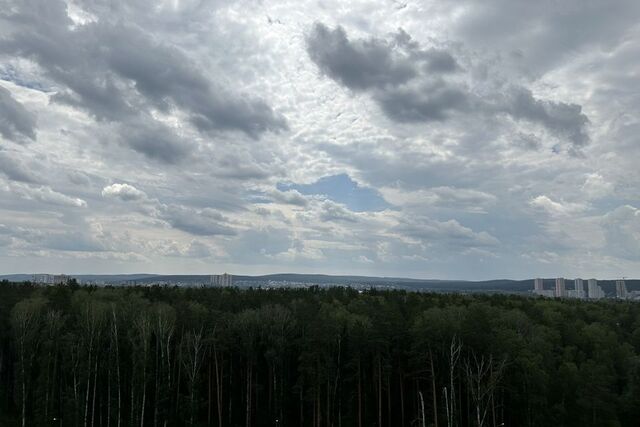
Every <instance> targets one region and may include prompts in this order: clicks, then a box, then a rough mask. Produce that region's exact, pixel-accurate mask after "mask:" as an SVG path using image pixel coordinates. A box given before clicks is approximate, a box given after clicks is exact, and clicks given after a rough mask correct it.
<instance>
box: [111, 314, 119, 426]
mask: <svg viewBox="0 0 640 427" xmlns="http://www.w3.org/2000/svg"><path fill="white" fill-rule="evenodd" d="M111 316H112V319H113V329H112V333H113V341H114V344H115V349H116V380H117V383H118V424H117V427H120V424H121V422H122V386H121V384H120V344H119V343H118V340H119V337H118V319H117V316H116V309H115V307H113V306H112V307H111Z"/></svg>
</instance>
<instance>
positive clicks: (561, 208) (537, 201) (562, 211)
mask: <svg viewBox="0 0 640 427" xmlns="http://www.w3.org/2000/svg"><path fill="white" fill-rule="evenodd" d="M529 205H531V206H532V207H534V208H537V209H542V210H543V211H545V212H547V213H548V214H550V215H559V216H564V215H571V214H575V213H579V212H582V211H584V210H585V206H584V205H582V204H580V203H571V202H564V201H560V202H558V201H555V200H553V199H551V198H550V197H548V196H545V195H540V196H536V197H534V198H533V199H531V200H530V201H529Z"/></svg>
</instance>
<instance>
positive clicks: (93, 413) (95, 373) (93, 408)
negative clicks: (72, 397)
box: [91, 356, 98, 427]
mask: <svg viewBox="0 0 640 427" xmlns="http://www.w3.org/2000/svg"><path fill="white" fill-rule="evenodd" d="M97 383H98V356H96V361H95V364H94V367H93V396H92V398H91V427H93V426H94V422H95V417H96V384H97Z"/></svg>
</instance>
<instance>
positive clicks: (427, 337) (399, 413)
mask: <svg viewBox="0 0 640 427" xmlns="http://www.w3.org/2000/svg"><path fill="white" fill-rule="evenodd" d="M639 419H640V304H637V303H631V302H623V301H600V302H586V301H577V300H563V301H559V300H552V299H542V298H523V297H519V296H516V295H504V294H497V295H483V294H473V295H463V294H451V293H418V292H406V291H402V290H392V291H384V290H376V289H372V290H365V291H358V290H355V289H352V288H344V287H329V288H320V287H311V288H308V289H302V288H301V289H256V288H254V289H246V290H241V289H237V288H196V287H158V286H151V287H147V286H144V287H134V286H130V287H124V288H123V287H100V288H96V287H78V286H75V285H73V286H50V287H35V286H31V285H27V284H21V285H17V284H11V283H4V284H3V285H2V286H0V426H3V427H5V426H6V427H12V426H35V427H38V426H70V427H71V426H73V427H75V426H83V427H86V426H91V427H98V426H102V427H106V426H113V427H116V426H121V427H122V426H140V427H152V426H153V427H159V426H229V427H233V426H245V427H248V426H265V427H266V426H310V427H321V426H322V427H325V426H326V427H331V426H336V427H337V426H341V425H342V426H356V427H363V426H380V427H383V426H384V427H387V426H388V427H391V426H394V427H395V426H400V427H409V426H436V425H437V426H478V427H482V426H500V425H503V426H540V427H548V426H569V427H573V426H575V427H578V426H580V427H582V426H587V427H596V426H598V427H601V426H637V425H638V420H639Z"/></svg>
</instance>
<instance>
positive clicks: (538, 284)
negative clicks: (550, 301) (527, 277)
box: [533, 279, 544, 291]
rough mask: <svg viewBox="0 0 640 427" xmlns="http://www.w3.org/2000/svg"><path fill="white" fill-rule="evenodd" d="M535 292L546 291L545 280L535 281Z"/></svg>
mask: <svg viewBox="0 0 640 427" xmlns="http://www.w3.org/2000/svg"><path fill="white" fill-rule="evenodd" d="M533 290H534V291H542V290H544V280H542V279H533Z"/></svg>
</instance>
